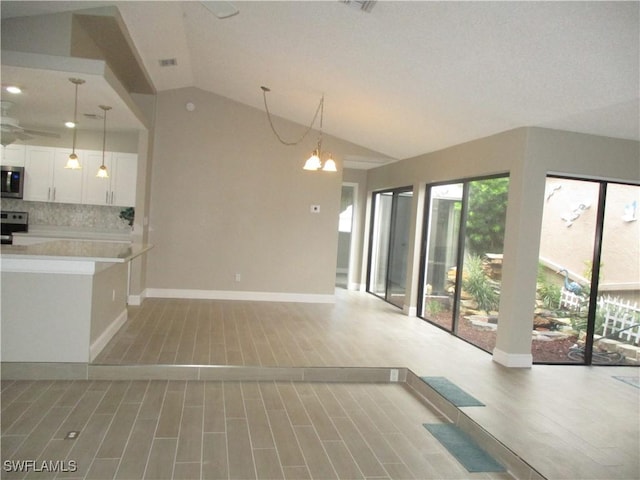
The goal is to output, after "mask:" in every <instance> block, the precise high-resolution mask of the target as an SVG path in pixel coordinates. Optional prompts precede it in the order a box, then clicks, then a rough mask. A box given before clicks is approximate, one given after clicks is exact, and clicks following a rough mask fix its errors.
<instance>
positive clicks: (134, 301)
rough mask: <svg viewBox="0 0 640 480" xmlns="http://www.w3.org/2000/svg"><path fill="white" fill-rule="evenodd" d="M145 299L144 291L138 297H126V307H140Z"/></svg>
mask: <svg viewBox="0 0 640 480" xmlns="http://www.w3.org/2000/svg"><path fill="white" fill-rule="evenodd" d="M145 298H146V290H145V291H144V292H142V293H141V294H139V295H129V296H128V297H127V304H128V305H134V306H136V307H137V306H140V305H142V301H143V300H144V299H145Z"/></svg>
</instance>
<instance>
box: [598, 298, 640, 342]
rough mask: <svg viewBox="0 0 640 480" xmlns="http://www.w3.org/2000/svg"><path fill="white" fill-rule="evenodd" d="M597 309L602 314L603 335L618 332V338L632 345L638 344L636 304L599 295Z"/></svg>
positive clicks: (639, 330)
mask: <svg viewBox="0 0 640 480" xmlns="http://www.w3.org/2000/svg"><path fill="white" fill-rule="evenodd" d="M598 311H599V312H601V313H603V314H604V330H603V332H602V335H603V336H605V337H606V336H607V335H610V334H613V333H615V332H617V331H620V330H622V329H625V328H627V329H628V330H625V331H623V332H620V334H619V338H620V339H621V340H626V342H627V343H630V344H632V345H640V309H639V308H638V304H637V303H635V304H633V305H631V302H630V301H627V302H626V303H625V302H623V301H622V300H620V299H616V298H612V297H609V296H607V297H600V298H599V299H598Z"/></svg>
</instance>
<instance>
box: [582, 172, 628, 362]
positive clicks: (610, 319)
mask: <svg viewBox="0 0 640 480" xmlns="http://www.w3.org/2000/svg"><path fill="white" fill-rule="evenodd" d="M639 206H640V187H638V186H635V185H621V184H615V183H609V184H607V191H606V203H605V208H604V220H603V232H602V246H601V257H600V268H599V272H598V273H599V275H598V295H597V299H598V300H597V305H596V313H595V326H594V341H593V347H592V363H593V364H601V365H616V364H617V365H627V364H637V353H636V350H635V349H634V347H640V309H639V308H638V300H639V299H640V285H639V283H640V221H639V218H638V217H639V216H640V211H639V208H638V207H639Z"/></svg>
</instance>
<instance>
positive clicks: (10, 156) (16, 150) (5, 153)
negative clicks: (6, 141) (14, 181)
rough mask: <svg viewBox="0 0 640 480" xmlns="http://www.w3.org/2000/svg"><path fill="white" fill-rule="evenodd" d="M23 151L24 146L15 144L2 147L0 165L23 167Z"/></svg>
mask: <svg viewBox="0 0 640 480" xmlns="http://www.w3.org/2000/svg"><path fill="white" fill-rule="evenodd" d="M25 150H26V147H25V146H24V145H20V144H15V143H12V144H11V145H7V146H6V147H2V159H0V165H9V166H10V167H24V156H25Z"/></svg>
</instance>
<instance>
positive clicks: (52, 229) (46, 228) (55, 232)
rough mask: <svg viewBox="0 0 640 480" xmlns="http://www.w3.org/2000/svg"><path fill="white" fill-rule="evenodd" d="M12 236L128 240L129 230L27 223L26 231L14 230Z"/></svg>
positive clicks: (129, 236) (129, 239) (129, 238)
mask: <svg viewBox="0 0 640 480" xmlns="http://www.w3.org/2000/svg"><path fill="white" fill-rule="evenodd" d="M13 235H14V236H20V237H22V236H24V237H44V238H60V239H78V240H104V241H112V242H130V241H131V232H130V231H121V230H117V231H114V230H100V229H94V228H81V227H60V226H54V225H37V224H35V225H34V224H31V225H29V231H28V232H15V233H14V234H13Z"/></svg>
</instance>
